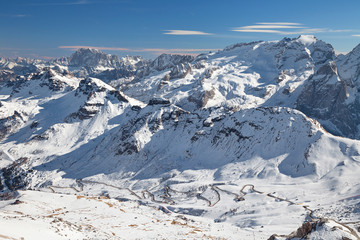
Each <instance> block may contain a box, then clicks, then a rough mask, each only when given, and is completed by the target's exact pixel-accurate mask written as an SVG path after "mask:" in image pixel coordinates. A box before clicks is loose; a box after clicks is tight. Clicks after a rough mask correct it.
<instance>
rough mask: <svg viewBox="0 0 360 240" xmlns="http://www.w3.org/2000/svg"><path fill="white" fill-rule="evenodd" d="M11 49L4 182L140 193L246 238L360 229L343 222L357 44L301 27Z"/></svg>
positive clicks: (352, 150)
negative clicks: (24, 58) (264, 37)
mask: <svg viewBox="0 0 360 240" xmlns="http://www.w3.org/2000/svg"><path fill="white" fill-rule="evenodd" d="M9 61H10V60H5V59H1V64H2V65H1V71H2V73H3V72H4V73H5V72H6V71H10V72H11V74H13V76H15V78H11V79H9V78H6V77H2V79H1V80H0V84H1V87H0V141H1V145H0V158H1V161H0V167H2V171H1V174H0V190H2V192H3V193H4V194H5V193H11V192H12V191H14V190H17V189H33V190H41V191H49V190H50V189H52V191H54V192H55V190H54V189H56V192H59V193H68V191H72V192H74V193H76V194H90V195H95V196H98V195H104V194H105V195H110V196H111V197H113V198H115V196H117V198H121V199H124V198H126V199H131V200H136V199H137V200H138V201H140V202H141V203H142V204H146V205H150V206H154V205H155V206H159V204H160V209H162V210H163V211H165V212H168V213H169V214H185V215H186V216H187V217H194V216H197V217H199V216H201V217H203V218H204V219H211V220H212V221H215V222H217V223H224V224H225V223H226V224H230V225H231V226H232V227H238V228H239V229H241V231H244V232H243V234H244V236H247V237H246V238H249V239H253V236H254V235H253V234H258V235H257V236H258V238H259V239H260V238H264V237H270V236H271V235H272V234H274V233H276V234H277V235H276V234H275V235H273V239H274V238H275V237H277V238H281V236H285V235H286V236H287V237H288V238H290V236H293V237H294V236H298V235H296V234H297V232H296V231H295V230H296V229H297V228H298V227H299V226H301V225H302V223H303V222H304V221H310V222H311V223H312V225H311V226H314V228H315V226H317V225H319V228H318V229H319V232H313V233H311V230H312V229H310V231H307V232H306V234H307V236H310V235H312V236H321V234H322V233H321V231H324V229H326V227H328V226H331V224H340V225H339V226H343V227H344V226H346V227H345V228H346V229H348V228H349V229H352V231H355V232H352V231H350V230H349V231H350V233H347V232H346V233H344V232H341V233H338V232H336V234H338V235H336V236H346V237H348V238H354V239H356V237H357V235H358V234H359V233H358V232H357V230H354V229H355V227H354V226H353V225H351V224H346V223H344V222H341V220H340V218H342V220H345V221H347V222H356V221H358V220H359V214H358V211H357V210H356V206H357V205H356V204H357V203H356V201H357V199H358V197H356V196H357V195H358V192H359V191H360V188H359V181H358V180H357V179H358V177H357V175H358V174H357V172H358V171H359V170H360V162H359V161H360V142H359V141H358V140H356V139H359V138H360V133H359V132H358V126H359V124H360V118H359V115H358V112H359V111H358V109H359V93H358V88H359V86H358V84H357V83H358V81H359V80H358V74H357V73H358V70H359V69H360V52H359V47H356V48H355V49H354V50H353V51H352V52H350V53H349V54H347V55H345V56H343V55H342V56H338V57H337V56H336V55H335V53H334V49H333V48H332V46H331V45H329V44H327V43H325V42H323V41H321V40H318V39H316V38H315V37H313V36H300V37H298V38H294V39H289V38H285V39H283V40H280V41H273V42H252V43H241V44H234V45H232V46H229V47H226V48H225V49H224V50H221V51H218V52H215V53H208V54H202V55H199V56H197V57H192V56H180V55H167V54H163V55H161V56H159V57H158V58H156V59H155V60H153V61H147V60H143V59H141V58H139V57H125V58H119V57H117V56H114V55H108V54H105V53H102V52H100V51H98V50H93V49H79V50H78V51H77V52H76V53H74V54H73V55H72V56H71V57H69V58H61V59H57V60H54V61H50V62H36V61H34V62H30V63H26V64H25V63H24V62H22V63H21V61H18V63H16V64H17V66H20V67H19V71H18V70H17V71H13V70H11V69H13V68H10V67H9V66H10V63H9ZM20 63H21V64H20ZM28 64H30V65H31V66H34V70H32V71H28V70H25V69H28V68H29V65H28ZM21 66H22V67H21ZM22 68H24V71H23V72H22V70H21V69H22ZM329 132H331V133H332V134H331V133H329ZM333 134H334V135H333ZM351 138H352V139H351ZM246 189H248V191H245V190H246ZM258 189H263V190H262V191H259V190H258ZM319 191H321V193H322V196H319V195H318V192H319ZM126 192H127V193H126ZM273 192H276V193H277V194H274V193H273ZM265 193H266V194H265ZM234 196H236V197H235V200H236V201H233V200H234ZM353 196H355V198H354V197H353ZM243 198H244V199H245V201H241V200H243ZM24 199H26V198H24ZM249 200H250V201H249ZM251 201H253V202H254V203H251ZM302 202H306V205H301V203H302ZM255 203H256V204H255ZM319 205H321V206H320V207H319ZM279 208H281V209H283V211H279V210H278V209H279ZM164 209H165V210H164ZM289 213H291V214H289ZM320 217H321V218H322V219H320ZM276 219H281V221H279V220H278V222H276ZM320 224H322V225H320ZM324 224H325V225H324ZM341 224H343V225H341ZM356 224H357V223H356ZM321 226H323V227H322V228H321ZM305 227H306V226H305ZM311 228H312V227H311ZM329 228H330V227H329ZM254 229H255V230H254ZM292 231H295V232H294V234H293V235H287V234H290V233H291V232H292ZM298 231H300V230H298ZM255 232H256V233H255ZM295 233H296V234H295ZM247 234H248V235H247ZM339 234H340V235H339ZM169 236H170V235H169ZM224 236H226V237H228V238H236V237H235V236H236V234H235V233H234V235H231V234H230V235H228V234H225V235H224ZM304 236H305V235H304ZM323 236H324V235H323ZM334 236H335V235H334ZM244 238H245V237H244ZM246 238H245V239H246ZM115 239H116V238H115ZM314 239H321V238H316V237H315V238H314Z"/></svg>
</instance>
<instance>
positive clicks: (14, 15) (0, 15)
mask: <svg viewBox="0 0 360 240" xmlns="http://www.w3.org/2000/svg"><path fill="white" fill-rule="evenodd" d="M0 17H11V18H24V17H29V15H27V14H0Z"/></svg>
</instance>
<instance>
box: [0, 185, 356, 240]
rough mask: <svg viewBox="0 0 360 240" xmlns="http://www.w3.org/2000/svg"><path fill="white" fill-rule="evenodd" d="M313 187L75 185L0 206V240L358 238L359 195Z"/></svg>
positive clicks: (21, 193)
mask: <svg viewBox="0 0 360 240" xmlns="http://www.w3.org/2000/svg"><path fill="white" fill-rule="evenodd" d="M321 185H322V184H319V183H305V184H295V183H292V184H274V185H272V183H268V184H264V182H262V181H259V180H258V181H256V180H254V185H253V184H247V183H246V184H245V183H244V184H234V183H231V184H229V183H215V184H214V183H210V184H206V183H204V184H203V185H202V186H200V187H199V186H194V185H193V184H192V183H178V184H173V185H171V186H166V187H165V188H164V189H162V190H161V191H160V190H156V189H146V190H142V191H140V190H136V191H135V190H134V192H132V191H129V189H128V190H127V189H120V188H118V189H117V188H114V187H111V186H112V185H110V184H102V183H100V182H92V181H86V180H80V181H79V180H78V185H77V186H76V187H74V186H72V187H60V186H50V187H48V188H42V189H39V190H40V191H32V190H26V191H19V192H18V193H19V195H18V196H17V197H15V198H14V199H10V200H3V201H0V239H269V237H270V236H272V235H273V234H275V235H274V236H277V238H278V239H284V238H286V237H290V236H292V237H294V236H295V235H296V234H295V235H294V234H293V235H289V234H290V233H292V232H294V233H296V229H298V228H299V227H300V226H302V224H303V223H304V222H313V223H315V225H313V228H314V229H313V232H312V233H311V234H309V237H310V239H342V238H343V237H347V238H343V239H359V235H360V234H359V232H358V230H359V227H360V222H359V219H358V211H359V207H358V205H359V204H358V199H359V196H345V198H343V197H344V195H342V196H335V195H334V196H330V195H331V193H330V192H328V193H326V192H324V193H323V194H319V193H320V192H319V190H320V189H321V188H323V186H321ZM305 189H306V190H305ZM336 195H338V194H336ZM311 198H312V199H311ZM342 198H343V199H342ZM350 206H351V207H350ZM320 218H322V219H320ZM319 222H320V223H321V224H320V223H319ZM324 223H325V224H324ZM316 224H317V225H316Z"/></svg>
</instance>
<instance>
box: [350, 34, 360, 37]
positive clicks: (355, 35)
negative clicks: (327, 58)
mask: <svg viewBox="0 0 360 240" xmlns="http://www.w3.org/2000/svg"><path fill="white" fill-rule="evenodd" d="M352 36H353V37H360V34H354V35H352Z"/></svg>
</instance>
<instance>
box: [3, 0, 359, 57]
mask: <svg viewBox="0 0 360 240" xmlns="http://www.w3.org/2000/svg"><path fill="white" fill-rule="evenodd" d="M359 9H360V1H358V0H343V1H339V0H311V1H310V0H301V1H300V0H298V1H293V0H286V1H285V0H251V1H249V0H246V1H244V0H221V1H220V0H191V1H190V0H181V1H180V0H0V21H1V24H0V56H3V57H17V56H20V57H30V58H42V59H51V58H56V57H62V56H70V55H71V54H72V52H74V51H75V50H76V49H77V48H80V47H92V48H97V49H100V50H103V51H105V52H108V53H112V54H117V55H119V56H124V55H140V56H143V57H145V58H154V57H156V56H157V55H159V54H161V53H178V54H199V53H201V52H209V51H216V50H217V49H223V48H224V47H226V46H228V45H231V44H235V43H239V42H251V41H258V40H265V41H272V40H281V39H282V38H284V37H290V38H295V37H298V36H299V35H301V34H310V35H315V36H316V37H317V38H318V39H321V40H323V41H325V42H327V43H330V44H331V45H332V46H333V47H334V49H335V50H336V51H337V52H343V53H345V52H349V51H351V50H352V49H353V48H354V47H355V46H356V45H358V44H359V43H360V14H359Z"/></svg>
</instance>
